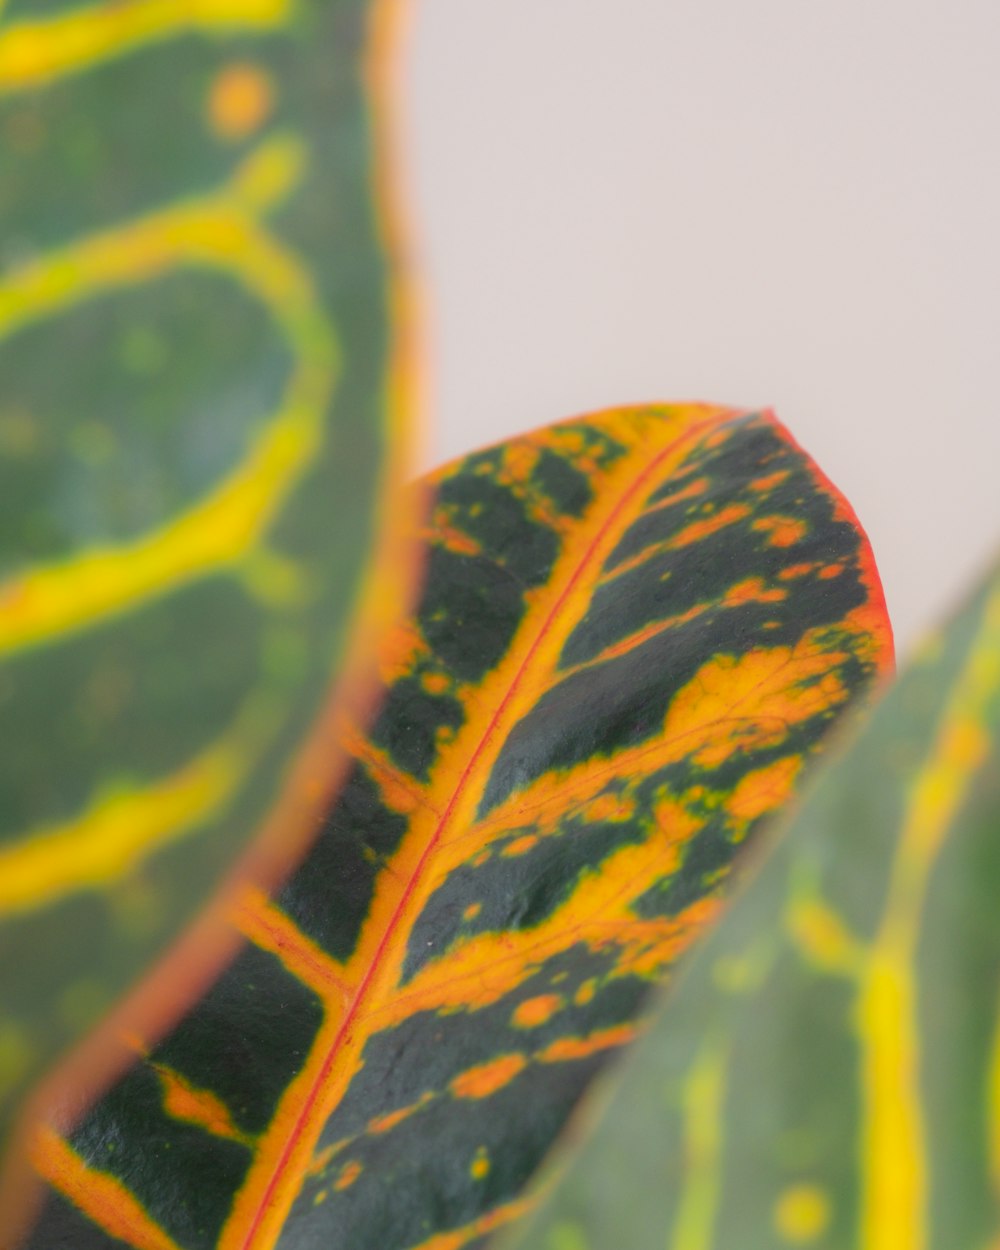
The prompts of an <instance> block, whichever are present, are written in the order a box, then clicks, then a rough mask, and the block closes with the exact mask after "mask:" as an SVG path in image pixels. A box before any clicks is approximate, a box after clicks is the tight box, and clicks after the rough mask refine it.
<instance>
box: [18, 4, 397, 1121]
mask: <svg viewBox="0 0 1000 1250" xmlns="http://www.w3.org/2000/svg"><path fill="white" fill-rule="evenodd" d="M367 8H368V6H367V5H365V4H362V3H361V2H360V0H356V2H353V3H346V2H345V3H340V4H336V5H331V4H328V3H325V2H321V0H298V2H297V3H292V2H291V0H198V3H183V4H182V3H176V4H171V3H163V2H161V0H104V2H101V0H92V2H90V3H83V4H79V3H69V2H67V3H65V4H62V3H54V2H53V0H44V2H43V0H6V3H3V2H2V0H0V10H2V15H0V136H2V142H0V265H2V268H0V378H2V393H0V735H2V737H3V744H4V747H3V752H2V753H0V1004H2V1007H0V1142H2V1140H3V1138H4V1136H5V1135H6V1133H7V1132H8V1131H9V1129H10V1124H11V1116H12V1114H13V1112H14V1109H15V1107H16V1105H17V1102H18V1100H19V1098H20V1096H21V1094H22V1092H23V1090H24V1088H25V1085H26V1083H28V1082H30V1081H32V1080H33V1079H34V1077H35V1076H36V1075H37V1074H38V1073H39V1072H40V1071H41V1070H42V1069H43V1068H44V1067H45V1066H46V1065H47V1064H48V1063H49V1062H50V1060H51V1059H52V1057H53V1056H54V1055H55V1054H56V1053H57V1052H59V1051H62V1050H63V1049H64V1048H65V1047H66V1045H67V1044H68V1043H69V1042H70V1041H71V1040H72V1039H74V1038H75V1037H78V1036H79V1035H80V1033H81V1032H82V1031H84V1030H86V1029H87V1028H88V1027H89V1026H90V1025H91V1024H92V1023H93V1022H94V1021H95V1020H96V1019H97V1018H98V1017H99V1016H101V1015H102V1014H103V1013H104V1012H105V1011H106V1010H107V1008H108V1007H109V1006H110V1005H111V1004H112V1002H114V1001H115V999H116V998H117V996H118V995H119V994H120V992H121V991H122V990H123V989H124V988H125V987H126V986H127V985H128V984H129V983H130V982H131V981H132V980H133V979H134V977H135V976H136V974H138V973H139V972H140V970H142V969H143V968H144V967H145V966H146V965H147V963H148V962H149V961H150V959H151V958H152V957H154V956H156V955H157V954H158V953H159V952H161V951H162V950H163V949H164V948H165V945H166V943H167V942H168V939H170V938H171V937H172V936H173V935H175V934H176V933H177V932H178V931H179V929H180V927H181V926H182V925H183V924H184V923H185V922H186V921H187V920H188V919H189V918H190V917H191V916H192V915H193V914H194V912H195V910H196V909H197V908H198V907H199V906H200V905H201V904H202V903H203V902H204V901H205V899H206V897H207V896H208V895H209V894H210V893H211V892H212V891H213V889H214V888H215V887H216V886H217V884H218V882H219V880H220V876H221V874H223V872H224V870H225V869H226V868H227V867H228V865H229V864H230V863H231V861H232V860H233V858H234V856H235V855H236V853H237V852H239V851H241V850H242V849H243V848H245V847H246V846H247V845H248V844H249V843H250V842H251V840H252V838H253V836H254V835H256V834H260V833H262V832H264V831H265V830H266V832H267V834H268V837H267V838H266V839H265V849H263V850H261V849H260V845H261V844H260V843H259V842H258V843H257V845H258V852H257V860H256V861H255V863H256V867H257V868H259V869H260V870H261V871H263V869H264V868H265V867H266V868H272V867H274V865H275V864H277V862H278V861H279V860H280V859H281V858H282V857H283V856H287V855H289V854H290V853H291V852H292V851H293V850H295V849H296V847H298V848H299V849H300V850H301V844H302V840H303V836H304V834H305V832H306V830H307V829H308V828H309V827H312V826H313V825H314V823H315V819H316V815H317V813H318V812H321V811H322V810H323V805H325V803H326V802H328V801H329V792H330V785H331V784H332V782H333V781H334V780H335V779H336V769H334V768H333V767H332V761H331V753H332V752H333V751H334V750H335V749H336V748H335V742H336V740H335V739H333V738H331V713H330V706H331V705H330V699H331V689H332V683H333V681H334V678H335V676H336V674H337V672H338V669H339V665H340V663H341V660H342V659H343V657H344V655H345V651H346V650H348V649H352V654H353V656H354V659H355V660H358V658H359V655H360V650H361V642H360V640H362V639H364V638H366V637H367V636H369V635H371V634H372V633H373V632H374V629H373V627H374V624H375V623H376V620H378V621H381V620H382V619H383V618H385V617H387V616H388V615H389V611H390V606H391V604H393V603H394V602H395V601H396V600H397V599H398V595H397V593H396V591H395V589H393V587H394V586H395V585H396V584H397V583H402V582H403V580H404V578H403V577H402V575H401V574H400V573H399V571H398V569H397V568H396V563H397V562H396V561H395V557H393V556H391V554H390V548H391V546H392V542H391V540H390V539H389V537H388V535H389V534H390V533H391V531H392V528H393V526H394V525H395V524H396V522H395V521H394V519H393V514H392V512H391V511H390V510H387V509H386V508H384V507H383V504H384V501H385V500H386V498H387V497H388V496H389V495H391V494H392V493H393V491H394V489H395V486H394V484H395V482H396V480H397V477H398V468H397V465H396V461H397V460H398V459H399V454H400V450H401V448H402V447H403V446H404V445H405V439H402V440H401V438H400V431H399V429H398V428H397V427H398V416H399V414H400V413H401V411H402V407H403V404H402V402H401V401H402V396H403V391H402V390H401V389H400V387H399V386H398V385H397V382H396V379H397V377H400V376H401V375H400V374H399V373H398V369H397V366H398V363H399V362H400V361H401V356H400V355H399V354H398V351H397V347H396V345H395V342H396V340H394V338H393V336H392V335H391V334H390V318H389V311H390V306H392V307H393V308H395V307H396V306H397V305H398V303H399V301H398V300H397V291H398V287H397V281H398V278H397V272H396V269H395V262H394V260H393V248H394V247H395V243H394V239H393V238H389V237H387V236H386V217H385V203H384V196H383V193H382V181H383V173H382V159H381V153H382V149H381V147H379V148H378V149H376V139H377V138H378V137H379V134H380V133H381V126H382V120H381V112H380V111H379V110H380V109H381V103H380V101H381V100H382V95H381V94H379V93H378V92H376V86H377V84H376V83H375V82H374V80H371V81H369V80H366V78H365V76H364V74H363V72H362V62H363V60H364V57H365V56H366V55H367V52H366V49H367V48H368V46H369V43H368V41H369V40H371V41H376V40H382V39H384V38H385V27H384V23H385V21H386V17H385V14H384V13H382V11H381V9H379V10H378V11H377V14H376V20H377V22H378V25H377V27H376V29H375V30H374V31H373V32H368V31H367V30H366V26H365V19H364V14H365V11H366V9H367ZM376 156H378V160H376ZM404 389H405V388H404ZM390 426H391V427H392V429H391V431H390ZM359 622H360V624H359ZM352 640H353V641H352ZM370 667H371V664H369V668H370ZM338 689H339V690H340V693H341V694H342V695H343V694H344V693H345V691H344V689H343V688H342V687H338ZM320 761H321V764H320V766H319V767H317V764H318V763H319V762H320ZM279 843H280V845H279ZM199 953H200V955H201V956H202V957H204V956H206V954H207V952H206V951H205V950H204V949H203V950H201V951H200V952H199ZM217 972H218V965H217V966H216V968H215V969H214V972H213V975H214V974H215V973H217ZM169 998H170V996H169V995H161V996H160V997H159V998H158V999H157V1000H155V1001H153V999H152V997H150V1003H149V1006H150V1010H153V1011H159V1010H160V1009H161V1008H163V1007H164V1004H165V1003H167V1001H168V999H169ZM78 1092H79V1089H78Z"/></svg>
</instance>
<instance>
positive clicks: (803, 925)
mask: <svg viewBox="0 0 1000 1250" xmlns="http://www.w3.org/2000/svg"><path fill="white" fill-rule="evenodd" d="M788 931H789V933H790V934H791V936H792V938H793V939H794V941H795V943H796V945H797V946H798V947H799V949H800V950H801V952H802V954H803V955H805V957H806V958H807V959H808V960H810V961H811V962H812V963H813V964H815V965H816V966H817V967H818V968H821V969H822V970H823V971H824V972H832V973H837V974H839V975H841V976H847V977H853V976H856V975H857V973H858V972H859V970H860V968H861V966H862V961H863V958H864V950H863V948H862V946H861V943H860V942H858V940H857V939H856V938H855V937H854V935H853V934H851V933H850V932H849V931H848V929H847V926H846V925H845V924H844V922H843V920H842V919H841V918H840V916H838V915H837V913H836V912H835V911H833V910H832V909H831V908H830V907H828V906H827V905H826V904H825V903H823V902H821V901H820V900H819V899H816V898H811V897H808V896H806V897H802V898H798V897H796V898H793V899H792V902H791V904H790V906H789V910H788Z"/></svg>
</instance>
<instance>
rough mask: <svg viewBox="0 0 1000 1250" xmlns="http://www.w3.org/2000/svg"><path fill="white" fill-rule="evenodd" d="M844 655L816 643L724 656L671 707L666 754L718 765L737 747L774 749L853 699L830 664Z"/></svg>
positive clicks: (805, 641)
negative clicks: (793, 729)
mask: <svg viewBox="0 0 1000 1250" xmlns="http://www.w3.org/2000/svg"><path fill="white" fill-rule="evenodd" d="M846 658H847V657H846V655H844V654H843V653H841V652H830V651H823V650H821V649H819V648H818V647H817V648H816V649H815V650H814V649H813V648H812V647H811V646H810V636H808V635H807V637H806V638H805V639H803V641H802V642H801V643H800V644H799V645H798V646H797V647H795V648H792V647H767V648H765V647H759V648H757V649H755V650H753V651H749V652H747V654H746V655H742V656H732V655H719V656H715V657H714V658H713V659H711V660H709V661H708V662H707V663H706V664H704V665H702V667H701V668H700V669H699V670H698V672H697V673H696V674H695V676H694V677H693V678H692V680H691V681H690V682H689V683H688V684H687V685H686V686H685V687H684V688H683V689H682V690H680V691H679V692H678V693H677V694H676V695H675V696H674V699H673V702H672V703H671V704H670V708H669V710H668V712H667V717H666V721H665V723H664V743H665V747H666V750H665V751H664V752H663V755H664V757H665V758H666V759H673V758H681V757H683V756H684V755H690V754H692V753H693V754H694V757H695V761H696V763H698V764H699V765H700V766H701V767H703V768H714V767H717V766H718V765H719V764H721V763H722V762H723V761H724V760H725V759H727V758H728V757H729V756H730V755H731V754H732V753H733V752H734V751H737V750H747V749H751V748H758V749H759V748H761V747H767V746H776V745H777V744H779V743H781V742H783V741H784V740H785V738H786V737H787V736H788V729H789V726H791V725H795V724H799V723H800V722H802V721H804V720H808V718H809V717H810V716H814V715H816V713H817V712H822V711H824V710H825V709H826V708H828V707H831V706H833V705H834V704H837V703H840V702H842V701H843V700H844V699H845V698H846V697H847V692H846V690H845V689H844V686H843V684H842V682H841V681H840V678H839V677H838V676H837V674H836V673H835V672H833V671H831V669H832V668H833V666H834V665H837V664H840V663H842V662H843V661H844V660H845V659H846Z"/></svg>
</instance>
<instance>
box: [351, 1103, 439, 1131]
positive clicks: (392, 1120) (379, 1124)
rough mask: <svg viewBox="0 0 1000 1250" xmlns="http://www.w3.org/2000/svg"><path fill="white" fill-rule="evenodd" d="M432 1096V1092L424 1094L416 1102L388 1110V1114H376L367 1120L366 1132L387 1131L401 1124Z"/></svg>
mask: <svg viewBox="0 0 1000 1250" xmlns="http://www.w3.org/2000/svg"><path fill="white" fill-rule="evenodd" d="M432 1097H433V1095H432V1094H425V1095H424V1096H423V1097H421V1098H419V1099H418V1100H417V1101H416V1102H414V1103H411V1104H410V1106H408V1107H400V1108H399V1110H398V1111H390V1112H389V1114H388V1115H380V1116H376V1117H375V1119H374V1120H369V1121H368V1128H367V1132H369V1133H388V1132H389V1131H390V1130H391V1129H394V1128H395V1127H396V1125H397V1124H402V1123H403V1121H404V1120H407V1119H409V1117H410V1116H411V1115H413V1113H414V1111H419V1110H420V1108H421V1107H422V1106H423V1105H424V1103H425V1102H427V1101H428V1099H429V1098H432Z"/></svg>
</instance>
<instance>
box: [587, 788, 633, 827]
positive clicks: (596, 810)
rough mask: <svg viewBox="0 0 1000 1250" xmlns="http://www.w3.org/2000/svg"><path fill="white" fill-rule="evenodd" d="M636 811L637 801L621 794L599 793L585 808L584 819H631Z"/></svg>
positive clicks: (594, 820) (595, 821)
mask: <svg viewBox="0 0 1000 1250" xmlns="http://www.w3.org/2000/svg"><path fill="white" fill-rule="evenodd" d="M634 813H635V801H634V800H633V799H630V798H625V797H624V796H623V795H620V794H599V795H598V796H597V798H596V799H594V800H593V801H592V802H590V803H588V804H587V806H586V808H584V812H583V816H584V819H585V820H587V821H589V822H591V823H597V822H598V821H607V820H611V821H620V820H629V819H630V818H631V817H632V815H633V814H634Z"/></svg>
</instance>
